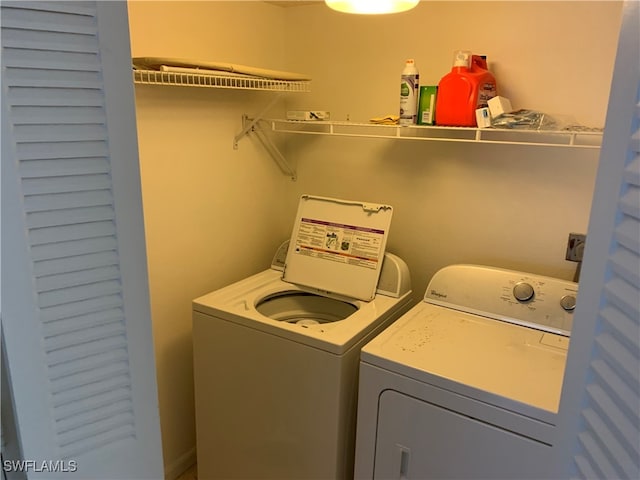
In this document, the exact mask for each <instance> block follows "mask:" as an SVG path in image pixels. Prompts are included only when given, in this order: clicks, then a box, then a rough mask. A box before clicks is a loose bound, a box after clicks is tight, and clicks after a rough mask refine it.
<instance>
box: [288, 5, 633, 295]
mask: <svg viewBox="0 0 640 480" xmlns="http://www.w3.org/2000/svg"><path fill="white" fill-rule="evenodd" d="M620 11H621V4H620V3H619V2H590V1H589V2H584V1H568V2H550V1H542V2H540V1H536V2H530V1H529V2H528V1H501V2H482V1H480V2H460V1H423V2H421V3H420V4H419V5H418V7H416V8H415V9H414V10H412V11H410V12H406V13H402V14H396V15H390V16H353V15H345V14H340V13H337V12H333V11H331V10H329V9H327V8H326V7H324V5H323V4H322V3H318V4H316V5H310V6H304V7H298V8H289V9H286V15H287V23H286V25H287V50H286V51H287V58H288V61H289V62H288V63H289V66H290V68H291V69H293V70H296V71H304V72H309V73H310V74H311V75H312V77H313V79H314V81H313V84H312V93H311V94H309V95H308V96H307V97H301V96H298V97H295V98H293V99H292V101H293V102H294V103H293V104H292V105H291V106H292V107H299V108H315V109H322V110H329V111H331V114H332V118H333V119H335V120H345V119H346V118H347V117H348V118H349V119H350V120H351V121H364V122H367V121H368V119H369V118H371V117H375V116H382V115H385V114H390V113H392V114H397V113H398V100H399V98H398V97H399V95H398V94H399V77H400V72H401V70H402V68H403V66H404V61H405V59H406V58H415V60H416V64H417V66H418V68H419V69H420V76H421V78H420V80H421V83H422V84H423V85H427V84H428V85H435V84H437V83H438V81H439V79H440V78H441V77H442V76H443V75H444V74H446V73H448V72H449V71H450V68H451V60H452V57H453V51H454V50H456V49H468V50H472V51H473V52H474V53H478V54H485V55H487V57H488V61H489V66H490V68H491V69H492V70H493V72H494V74H495V76H496V79H497V82H498V90H499V92H500V93H501V94H502V95H505V96H507V97H508V98H510V99H511V100H512V103H513V105H514V107H515V108H528V109H535V110H539V111H542V112H545V113H549V114H552V115H555V116H556V117H557V118H559V119H561V120H563V121H564V120H566V119H568V118H572V120H573V121H577V122H579V123H581V124H583V125H587V126H594V127H603V126H604V118H605V113H606V104H607V98H608V92H609V84H610V81H611V73H612V68H613V61H614V56H615V47H616V42H617V35H618V29H619V22H620ZM289 148H290V151H289V156H290V157H291V158H292V159H293V160H294V161H297V163H298V171H299V180H298V182H296V183H295V184H294V185H293V186H292V189H291V190H293V194H292V196H291V201H290V202H289V205H291V206H293V207H292V208H295V198H296V196H297V195H299V194H300V193H318V194H319V193H321V194H324V195H329V196H332V195H333V196H347V197H356V198H362V199H364V200H370V201H381V202H385V203H390V204H392V205H393V206H394V207H395V213H394V219H393V222H392V227H391V233H390V238H389V245H388V248H389V249H390V250H393V251H395V253H398V254H399V255H401V256H402V257H403V258H404V259H405V260H406V261H407V262H408V264H409V267H410V270H411V272H412V276H413V281H414V290H415V291H416V293H417V295H419V296H421V295H422V294H423V293H424V290H425V288H426V284H427V282H428V280H429V279H430V277H431V276H432V275H433V273H435V271H436V270H437V269H439V268H440V267H442V266H444V265H447V264H451V263H459V262H469V263H483V264H491V265H496V266H500V267H504V268H514V269H520V270H524V271H531V272H534V273H539V274H543V275H550V276H556V277H561V278H567V279H571V278H573V274H574V271H575V267H576V264H575V263H571V262H567V261H565V260H564V258H565V249H566V242H567V237H568V234H569V233H570V232H583V233H584V232H586V229H587V223H588V215H589V209H590V202H591V193H592V189H593V183H594V178H595V172H596V166H597V160H598V151H596V150H589V151H587V150H569V149H563V148H544V147H532V148H529V147H526V148H525V147H519V146H508V145H496V146H492V145H469V144H446V143H426V142H406V141H404V142H397V141H393V140H367V139H354V138H327V137H321V138H316V137H314V138H311V139H309V138H308V137H296V138H292V139H291V140H290V142H289Z"/></svg>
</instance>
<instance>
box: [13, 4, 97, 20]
mask: <svg viewBox="0 0 640 480" xmlns="http://www.w3.org/2000/svg"><path fill="white" fill-rule="evenodd" d="M76 3H77V4H76ZM2 7H3V10H2V14H3V15H11V14H13V13H14V12H13V11H12V9H16V10H17V12H23V11H25V10H28V11H39V12H54V13H67V14H71V15H72V16H86V17H90V18H94V17H95V14H96V9H95V6H94V5H93V2H82V1H78V2H68V3H64V2H50V1H39V2H38V1H35V0H32V1H30V2H28V3H25V2H23V1H20V0H13V1H12V0H3V1H2ZM17 12H16V13H17ZM21 18H22V15H21ZM32 18H33V17H32V16H29V19H28V22H26V23H31V22H32ZM23 22H25V21H24V20H23ZM3 26H4V22H3Z"/></svg>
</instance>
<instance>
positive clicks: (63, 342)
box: [44, 322, 126, 361]
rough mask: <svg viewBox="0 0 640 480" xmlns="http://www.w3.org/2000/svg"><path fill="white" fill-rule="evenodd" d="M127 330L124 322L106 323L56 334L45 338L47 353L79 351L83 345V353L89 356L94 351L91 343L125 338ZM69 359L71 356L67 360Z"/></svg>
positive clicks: (61, 353)
mask: <svg viewBox="0 0 640 480" xmlns="http://www.w3.org/2000/svg"><path fill="white" fill-rule="evenodd" d="M125 332H126V330H125V328H124V325H123V323H122V322H113V323H105V324H102V325H98V326H92V327H90V328H86V329H82V330H76V331H73V332H70V333H64V334H61V335H56V336H55V337H49V338H45V339H44V349H45V351H46V352H47V353H54V352H55V354H56V355H58V356H60V355H63V354H65V353H67V352H71V351H74V350H75V351H76V352H79V351H80V349H79V348H78V347H79V346H82V351H81V353H82V355H84V356H89V355H91V354H92V353H93V352H92V351H91V346H92V345H91V344H93V343H95V342H100V341H102V340H105V339H109V338H114V337H123V338H124V334H125ZM95 345H98V344H95ZM96 350H98V348H96ZM53 358H54V357H53V356H52V359H53ZM68 360H69V358H67V359H66V360H65V361H68Z"/></svg>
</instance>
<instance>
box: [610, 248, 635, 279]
mask: <svg viewBox="0 0 640 480" xmlns="http://www.w3.org/2000/svg"><path fill="white" fill-rule="evenodd" d="M610 261H611V268H612V269H613V270H614V271H615V273H616V275H619V276H620V277H622V278H624V279H625V280H626V281H627V282H629V283H631V284H633V285H640V257H639V256H638V255H637V254H636V253H634V252H632V251H630V250H628V249H626V248H624V247H622V246H621V248H619V249H618V250H616V251H615V252H613V253H612V254H611V259H610Z"/></svg>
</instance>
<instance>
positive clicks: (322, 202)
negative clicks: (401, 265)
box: [282, 195, 393, 301]
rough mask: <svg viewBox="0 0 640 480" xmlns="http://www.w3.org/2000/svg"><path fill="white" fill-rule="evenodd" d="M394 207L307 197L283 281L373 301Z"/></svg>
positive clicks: (318, 290) (290, 248)
mask: <svg viewBox="0 0 640 480" xmlns="http://www.w3.org/2000/svg"><path fill="white" fill-rule="evenodd" d="M392 213H393V208H392V207H391V206H390V205H384V204H377V203H365V202H358V201H352V200H341V199H336V198H326V197H315V196H311V195H303V196H302V197H301V198H300V203H299V205H298V213H297V215H296V220H295V222H294V225H293V231H292V235H291V240H290V243H289V251H288V252H287V260H286V265H285V269H284V272H283V276H282V279H283V280H284V281H286V282H290V283H293V284H296V285H298V286H300V287H304V288H307V289H311V290H312V291H313V292H314V293H319V294H321V295H324V294H334V295H340V296H343V297H349V298H353V299H358V300H366V301H369V300H372V299H373V298H374V297H375V294H376V287H377V284H378V278H379V277H380V271H381V270H382V261H383V259H384V251H385V248H386V245H387V236H388V234H389V227H390V224H391V216H392Z"/></svg>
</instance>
